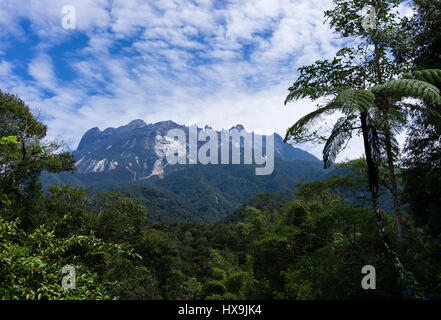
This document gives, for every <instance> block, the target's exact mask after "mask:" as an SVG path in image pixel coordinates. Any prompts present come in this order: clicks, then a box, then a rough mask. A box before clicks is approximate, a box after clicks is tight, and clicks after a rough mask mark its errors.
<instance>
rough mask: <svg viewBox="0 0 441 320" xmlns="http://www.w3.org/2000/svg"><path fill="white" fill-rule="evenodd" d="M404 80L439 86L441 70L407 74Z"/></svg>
mask: <svg viewBox="0 0 441 320" xmlns="http://www.w3.org/2000/svg"><path fill="white" fill-rule="evenodd" d="M404 78H406V79H416V80H420V81H425V82H428V83H431V84H433V85H435V86H439V85H440V84H441V69H426V70H419V71H414V72H411V73H407V74H405V75H404Z"/></svg>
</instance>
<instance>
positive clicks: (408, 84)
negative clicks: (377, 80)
mask: <svg viewBox="0 0 441 320" xmlns="http://www.w3.org/2000/svg"><path fill="white" fill-rule="evenodd" d="M371 91H372V93H374V94H375V95H376V96H382V97H400V98H405V97H412V98H419V99H422V100H423V101H425V102H427V103H433V104H441V96H440V91H439V89H438V88H437V87H435V86H434V85H433V84H430V83H428V82H425V81H421V80H415V79H400V80H391V81H389V82H386V83H382V84H379V85H376V86H374V87H373V88H372V89H371Z"/></svg>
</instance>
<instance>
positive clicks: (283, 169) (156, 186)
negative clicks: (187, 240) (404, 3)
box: [43, 120, 325, 222]
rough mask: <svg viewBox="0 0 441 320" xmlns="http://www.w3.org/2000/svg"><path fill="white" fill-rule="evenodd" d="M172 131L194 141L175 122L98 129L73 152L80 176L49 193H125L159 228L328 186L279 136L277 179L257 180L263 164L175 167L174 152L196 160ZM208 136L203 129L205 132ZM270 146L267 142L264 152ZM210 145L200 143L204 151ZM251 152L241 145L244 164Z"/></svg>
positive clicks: (67, 177)
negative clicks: (313, 184) (254, 200)
mask: <svg viewBox="0 0 441 320" xmlns="http://www.w3.org/2000/svg"><path fill="white" fill-rule="evenodd" d="M206 128H209V127H206ZM172 129H180V130H182V131H183V132H184V133H185V136H186V137H188V136H189V130H190V128H189V127H187V126H183V125H179V124H177V123H175V122H172V121H162V122H158V123H154V124H146V123H145V122H144V121H142V120H134V121H132V122H130V123H129V124H127V125H125V126H122V127H119V128H107V129H105V130H104V131H101V130H100V129H98V128H92V129H90V130H89V131H87V132H86V133H85V134H84V136H83V137H82V139H81V141H80V143H79V145H78V148H77V150H76V151H74V152H73V154H74V156H75V158H76V160H77V161H76V167H77V171H76V172H75V173H61V174H56V175H55V174H49V173H45V174H44V175H43V182H44V185H45V186H48V185H53V184H57V183H68V184H70V185H72V186H84V187H86V188H94V189H96V190H104V191H119V192H121V193H123V194H125V195H126V196H129V197H131V198H133V199H136V200H137V201H138V202H139V203H141V204H143V205H145V206H146V207H147V208H148V210H149V217H150V218H151V219H152V220H156V221H163V222H169V221H195V222H215V221H219V220H220V219H222V218H224V217H225V216H227V215H228V214H229V213H231V212H233V211H234V210H235V209H237V208H238V207H239V206H240V205H242V204H243V203H245V202H246V201H247V200H248V199H249V198H250V197H253V196H255V195H256V194H258V193H261V192H278V191H281V190H289V189H292V188H293V187H295V185H296V184H298V183H299V182H301V181H310V180H314V179H320V177H322V176H323V174H324V173H325V171H324V170H323V169H322V162H321V161H320V160H318V159H317V158H316V157H314V156H313V155H311V154H309V153H308V152H306V151H304V150H301V149H298V148H294V147H292V146H290V145H287V144H285V143H283V139H282V137H280V136H279V135H277V134H275V135H274V161H275V162H274V172H273V173H272V174H270V175H262V176H259V175H256V172H255V169H256V167H259V166H257V165H255V164H248V165H221V164H218V165H202V164H192V165H184V164H175V165H169V164H168V163H167V160H166V155H167V154H169V153H170V152H171V150H174V149H173V148H175V147H178V148H185V149H183V150H185V151H186V153H187V154H188V153H189V149H188V145H187V146H183V145H176V144H177V143H178V142H176V141H175V140H173V139H170V138H169V137H168V136H167V133H168V132H169V131H170V130H172ZM231 129H236V130H238V131H241V132H246V131H242V130H245V129H244V127H243V126H242V125H237V126H235V127H233V128H231ZM201 130H203V129H201V128H197V132H200V131H201ZM216 134H217V136H218V142H220V139H221V133H220V132H218V131H216ZM267 141H268V140H265V139H264V140H263V142H262V148H263V149H264V150H266V144H267ZM204 143H205V141H202V142H201V141H199V143H198V149H199V148H200V146H202V145H203V144H204ZM232 145H233V140H231V141H230V149H229V151H230V154H229V157H230V159H231V146H232ZM256 145H257V146H260V145H259V144H258V143H257V144H256ZM244 147H245V140H244V139H241V141H240V151H241V163H243V157H244V155H243V154H244V152H243V151H244ZM210 152H211V151H210ZM220 155H221V150H220V143H219V157H220ZM187 160H188V156H187Z"/></svg>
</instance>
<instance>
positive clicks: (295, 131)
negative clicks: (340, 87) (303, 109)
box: [284, 102, 338, 142]
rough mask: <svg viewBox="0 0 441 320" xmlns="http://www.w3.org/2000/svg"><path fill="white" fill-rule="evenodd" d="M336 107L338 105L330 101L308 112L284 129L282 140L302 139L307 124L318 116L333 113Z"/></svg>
mask: <svg viewBox="0 0 441 320" xmlns="http://www.w3.org/2000/svg"><path fill="white" fill-rule="evenodd" d="M337 109H338V106H337V105H335V104H334V103H333V102H331V103H329V104H327V105H326V106H324V107H321V108H318V109H317V110H315V111H313V112H311V113H308V114H307V115H306V116H304V117H302V118H301V119H300V120H298V121H297V122H296V123H295V124H294V125H293V126H292V127H290V128H288V130H287V131H286V136H285V139H284V142H286V141H288V140H290V139H293V140H294V141H295V142H301V141H303V137H305V136H306V133H307V127H308V126H311V125H313V124H314V122H315V121H317V120H318V119H319V118H320V116H322V115H324V114H330V113H333V112H335V111H336V110H337Z"/></svg>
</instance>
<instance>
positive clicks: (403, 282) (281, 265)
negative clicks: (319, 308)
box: [0, 0, 441, 300]
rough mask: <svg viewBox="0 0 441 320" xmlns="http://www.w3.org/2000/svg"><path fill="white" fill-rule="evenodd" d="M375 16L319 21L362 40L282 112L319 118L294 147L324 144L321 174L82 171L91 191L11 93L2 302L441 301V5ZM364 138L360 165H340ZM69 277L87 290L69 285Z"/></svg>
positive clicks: (319, 72) (311, 73)
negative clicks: (372, 283) (329, 124)
mask: <svg viewBox="0 0 441 320" xmlns="http://www.w3.org/2000/svg"><path fill="white" fill-rule="evenodd" d="M370 3H371V2H370V1H367V0H366V1H364V0H362V1H346V0H334V1H333V4H334V6H333V9H332V10H329V11H326V12H325V19H326V20H327V21H328V22H329V23H330V25H331V27H332V28H333V29H334V31H335V32H336V35H338V36H339V37H343V38H346V40H351V41H348V42H346V44H345V45H346V47H344V48H342V49H341V50H340V51H339V52H338V53H337V54H336V57H335V58H334V59H332V60H318V61H316V62H315V63H313V64H311V65H306V66H303V67H302V68H300V69H299V72H298V75H297V76H294V75H293V78H294V79H293V80H294V83H293V85H292V86H291V87H290V88H289V90H288V96H287V97H286V101H285V103H289V102H292V101H295V100H299V99H304V98H309V99H311V100H314V101H315V100H317V101H318V104H319V105H318V107H317V109H316V110H315V111H313V112H312V113H309V114H307V115H305V116H303V117H301V118H299V119H292V120H293V121H292V122H293V125H292V126H291V127H290V128H288V130H287V133H286V136H285V142H292V143H294V144H295V143H300V142H315V143H322V144H323V162H320V161H314V159H309V160H308V159H306V160H305V159H303V160H301V159H300V160H296V159H291V160H295V161H286V159H283V157H282V158H278V159H276V162H275V170H274V172H273V173H272V174H271V175H268V176H256V175H255V174H254V167H253V166H244V165H236V166H228V165H213V166H203V165H195V166H187V167H188V168H187V167H186V166H182V168H179V170H173V171H170V172H167V174H164V175H163V176H162V177H159V176H157V177H152V178H153V179H140V180H137V181H134V183H127V182H130V181H131V177H133V176H131V175H130V174H131V172H130V171H128V170H125V171H124V170H122V171H121V173H123V172H126V171H127V172H129V175H128V181H127V179H126V178H127V177H126V176H124V177H122V176H118V175H117V176H115V175H114V171H113V170H111V171H107V172H106V171H105V170H103V171H102V172H100V173H99V174H100V178H99V179H97V181H95V182H93V181H92V180H91V179H93V177H94V175H95V174H97V173H96V172H84V173H82V174H84V175H87V179H86V180H88V181H92V182H90V184H85V181H86V180H83V179H84V177H85V176H83V178H79V176H78V175H77V174H73V173H74V172H75V170H76V168H78V166H79V165H80V164H81V163H78V161H80V160H81V159H76V158H75V156H74V155H73V154H72V153H71V152H68V151H66V150H65V148H64V147H63V145H62V144H61V143H57V142H55V141H51V140H49V139H47V129H48V128H47V126H46V125H45V123H44V122H43V121H41V120H40V119H39V118H38V116H37V115H36V113H35V112H34V111H33V110H31V109H30V108H29V106H28V105H27V103H26V102H25V101H24V100H23V99H22V98H20V97H19V96H17V95H14V94H11V93H7V92H4V91H0V299H13V300H18V299H28V300H37V299H38V300H51V299H153V300H155V299H179V300H197V299H206V300H224V299H225V300H237V299H312V300H314V299H319V300H332V299H366V300H374V299H384V300H386V299H421V300H423V299H424V300H428V299H430V300H440V299H441V297H440V296H441V209H440V206H441V191H440V190H441V189H440V187H441V94H440V89H441V58H440V50H439V43H440V37H441V36H440V35H441V15H440V10H439V9H440V7H441V4H440V1H433V0H418V1H415V2H414V3H413V4H412V5H413V6H414V7H413V8H414V11H415V14H414V15H413V16H412V17H408V18H399V17H398V16H397V15H396V13H395V12H396V10H395V9H396V8H397V5H398V4H399V1H392V0H378V1H375V5H376V8H377V9H378V10H377V21H376V23H377V25H376V27H375V28H366V27H363V26H364V24H362V18H363V17H364V16H363V15H361V14H360V9H362V8H363V7H364V6H365V5H368V4H370ZM323 101H325V102H326V103H325V104H323V105H322V103H323ZM334 112H336V113H338V114H339V119H338V120H337V121H336V122H335V125H334V127H333V128H331V130H330V132H327V133H326V134H325V133H324V132H322V131H321V129H322V128H321V126H320V123H321V121H322V119H323V118H326V117H328V116H329V115H330V114H332V113H334ZM317 124H319V128H317ZM162 125H163V124H162ZM132 126H135V127H137V128H138V129H139V128H141V129H142V128H144V124H143V123H140V122H139V121H137V122H135V123H132ZM126 129H127V128H125V129H124V128H123V130H126ZM98 131H99V130H98ZM98 131H97V130H93V131H92V132H89V134H88V135H86V139H84V137H83V142H82V144H83V145H82V146H81V148H79V149H82V148H84V145H85V143H88V142H90V141H88V139H92V138H93V139H95V138H96V136H100V135H102V134H103V132H101V133H100V132H98ZM111 131H112V130H109V131H107V132H106V134H107V133H109V134H110V133H111ZM112 132H113V131H112ZM400 132H407V133H408V135H407V139H406V142H405V145H404V148H399V145H398V142H397V135H398V134H399V133H400ZM357 135H358V136H360V137H361V139H362V141H363V150H364V157H361V158H359V159H354V160H350V161H349V160H348V161H345V162H338V161H337V159H338V158H337V157H338V155H339V154H340V153H341V151H342V150H344V148H345V147H346V146H347V141H348V140H349V139H351V138H352V137H354V136H357ZM126 138H127V137H126V136H124V137H123V139H122V140H126ZM93 139H92V140H93ZM100 139H101V138H100ZM102 139H105V138H102ZM122 140H121V141H122ZM129 140H130V139H129ZM132 143H133V141H132ZM93 145H94V146H100V147H102V148H103V150H104V151H105V150H106V148H108V149H107V150H111V149H112V148H110V147H109V146H108V145H107V143H106V144H103V145H100V144H99V143H96V144H93ZM133 145H134V146H136V143H133ZM117 147H121V148H122V146H117ZM103 150H101V149H100V150H98V151H100V152H101V151H103ZM286 150H288V149H285V151H286ZM98 151H97V154H98ZM119 151H121V150H118V152H117V154H120V153H119ZM88 152H89V151H88ZM299 152H300V151H299ZM282 153H283V154H284V155H285V157H288V156H289V151H286V152H282ZM282 153H281V154H282ZM86 154H87V153H86ZM300 154H301V155H303V156H305V154H304V153H303V152H300ZM83 156H84V155H83ZM132 156H133V159H135V161H136V158H135V157H136V155H131V157H132ZM146 157H148V155H146ZM85 159H86V158H84V160H83V161H86V160H85ZM97 159H98V158H97ZM97 159H95V158H93V159H92V158H90V159H89V160H88V161H90V163H92V164H94V166H92V167H93V168H101V167H100V166H98V167H96V165H97V163H95V162H93V161H95V160H97ZM131 159H132V158H131ZM145 160H146V161H150V162H149V163H150V165H152V164H153V163H154V162H155V161H156V160H157V159H156V158H155V159H145ZM310 160H313V161H310ZM115 161H116V160H115ZM127 161H132V160H127ZM336 162H337V163H336ZM103 163H104V162H103ZM107 165H109V163H107ZM153 165H154V164H153ZM87 167H88V166H87ZM323 167H325V168H327V169H326V170H325V169H324V168H323ZM330 167H332V169H329V168H330ZM140 168H141V169H142V166H141V167H140ZM141 169H140V170H141ZM95 171H96V170H95ZM109 172H110V173H109ZM127 172H126V173H127ZM334 173H335V174H334ZM43 181H44V185H43ZM119 182H121V183H119ZM91 186H92V187H94V188H89V187H91ZM367 265H370V266H374V267H375V270H376V288H375V290H365V289H364V288H363V287H362V286H361V285H360V283H361V279H362V277H363V274H362V273H361V270H362V268H363V267H364V266H367ZM65 266H73V267H74V268H75V270H76V288H75V289H68V290H66V289H64V288H63V287H62V279H63V276H64V274H65V273H64V272H63V268H64V267H65Z"/></svg>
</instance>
